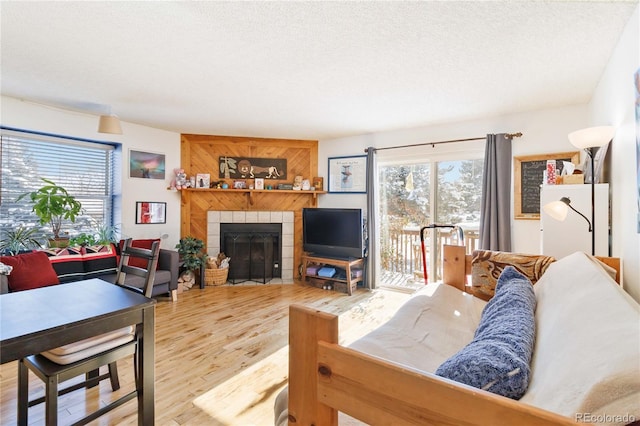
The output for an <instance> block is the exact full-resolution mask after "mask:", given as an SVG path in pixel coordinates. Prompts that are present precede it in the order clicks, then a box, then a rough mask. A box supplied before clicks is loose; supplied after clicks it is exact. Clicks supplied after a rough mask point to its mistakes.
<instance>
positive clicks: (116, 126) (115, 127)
mask: <svg viewBox="0 0 640 426" xmlns="http://www.w3.org/2000/svg"><path fill="white" fill-rule="evenodd" d="M98 133H111V134H114V135H121V134H122V127H121V126H120V119H119V118H118V116H117V115H114V114H109V115H101V116H100V123H99V124H98Z"/></svg>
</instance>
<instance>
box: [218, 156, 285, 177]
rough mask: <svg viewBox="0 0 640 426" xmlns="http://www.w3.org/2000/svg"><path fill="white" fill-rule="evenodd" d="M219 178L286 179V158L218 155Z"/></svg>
mask: <svg viewBox="0 0 640 426" xmlns="http://www.w3.org/2000/svg"><path fill="white" fill-rule="evenodd" d="M219 178H221V179H231V178H243V179H254V178H265V179H286V178H287V160H286V159H282V158H249V157H220V175H219Z"/></svg>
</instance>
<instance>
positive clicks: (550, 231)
mask: <svg viewBox="0 0 640 426" xmlns="http://www.w3.org/2000/svg"><path fill="white" fill-rule="evenodd" d="M562 197H567V198H569V199H570V200H571V206H572V207H573V208H574V209H576V210H578V211H579V212H580V213H582V214H583V215H585V216H586V217H587V219H589V221H591V185H590V184H581V185H542V186H541V188H540V245H541V253H542V254H544V255H548V256H553V257H555V258H556V259H560V258H562V257H564V256H567V255H569V254H571V253H573V252H576V251H583V252H585V253H587V254H591V233H590V232H589V224H588V223H587V221H586V220H585V219H584V218H583V217H581V216H580V215H579V214H577V213H576V212H574V211H572V210H571V209H569V212H568V213H567V218H566V219H565V220H564V221H562V222H560V221H558V220H555V219H554V218H552V217H551V216H549V215H548V214H547V213H545V211H544V209H543V206H544V205H545V204H547V203H549V202H551V201H558V200H560V198H562ZM595 254H596V255H597V256H609V184H608V183H599V184H596V185H595Z"/></svg>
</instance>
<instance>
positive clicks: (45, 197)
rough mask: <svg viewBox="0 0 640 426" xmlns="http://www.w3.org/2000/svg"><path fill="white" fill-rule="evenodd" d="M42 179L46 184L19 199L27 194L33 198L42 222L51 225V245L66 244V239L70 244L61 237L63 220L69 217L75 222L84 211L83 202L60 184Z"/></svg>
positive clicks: (34, 210) (24, 195)
mask: <svg viewBox="0 0 640 426" xmlns="http://www.w3.org/2000/svg"><path fill="white" fill-rule="evenodd" d="M41 179H42V180H43V181H44V182H45V185H43V186H41V187H40V188H39V189H37V190H35V191H31V192H27V193H25V194H22V195H21V196H20V197H18V200H17V201H20V200H21V199H23V198H24V197H27V196H28V197H29V198H30V199H31V202H32V203H33V208H32V211H33V212H34V213H35V214H36V215H37V216H38V217H39V218H40V223H41V224H42V225H49V226H51V231H52V232H53V241H52V240H50V241H49V243H50V245H52V246H53V247H61V245H60V244H61V243H62V246H64V245H65V243H64V242H65V241H66V243H67V244H68V239H66V238H60V229H61V227H62V221H63V220H64V219H67V220H70V221H71V222H72V223H73V222H75V221H76V217H77V216H78V215H79V214H80V212H81V211H82V204H81V203H80V201H78V200H76V198H75V197H74V196H73V195H71V194H69V192H67V190H66V189H64V188H63V187H61V186H60V185H56V183H55V182H53V181H51V180H48V179H45V178H41Z"/></svg>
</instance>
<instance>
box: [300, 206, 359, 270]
mask: <svg viewBox="0 0 640 426" xmlns="http://www.w3.org/2000/svg"><path fill="white" fill-rule="evenodd" d="M302 234H303V250H304V251H306V252H309V253H312V254H314V255H316V256H325V257H337V258H349V257H363V251H364V247H363V245H364V244H363V242H362V210H361V209H331V208H305V209H302Z"/></svg>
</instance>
